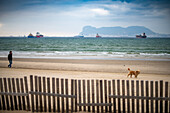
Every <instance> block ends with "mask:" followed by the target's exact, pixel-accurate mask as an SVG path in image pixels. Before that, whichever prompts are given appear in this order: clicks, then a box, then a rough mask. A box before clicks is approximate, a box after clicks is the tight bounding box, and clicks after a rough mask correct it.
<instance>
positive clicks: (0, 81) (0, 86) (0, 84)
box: [0, 78, 6, 110]
mask: <svg viewBox="0 0 170 113" xmlns="http://www.w3.org/2000/svg"><path fill="white" fill-rule="evenodd" d="M0 88H1V92H4V89H3V83H2V78H0ZM1 97H2V105H3V110H6V107H5V97H4V95H1Z"/></svg>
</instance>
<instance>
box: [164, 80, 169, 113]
mask: <svg viewBox="0 0 170 113" xmlns="http://www.w3.org/2000/svg"><path fill="white" fill-rule="evenodd" d="M165 97H168V82H165ZM164 106H165V113H168V101H165V105H164Z"/></svg>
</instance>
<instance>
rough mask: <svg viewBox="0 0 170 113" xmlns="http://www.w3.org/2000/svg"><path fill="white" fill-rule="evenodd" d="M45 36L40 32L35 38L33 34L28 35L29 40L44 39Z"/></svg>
mask: <svg viewBox="0 0 170 113" xmlns="http://www.w3.org/2000/svg"><path fill="white" fill-rule="evenodd" d="M42 37H43V35H42V34H40V33H39V32H37V33H36V36H34V35H33V34H32V33H30V34H29V35H28V38H42Z"/></svg>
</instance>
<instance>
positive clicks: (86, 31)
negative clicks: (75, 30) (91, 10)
mask: <svg viewBox="0 0 170 113" xmlns="http://www.w3.org/2000/svg"><path fill="white" fill-rule="evenodd" d="M97 33H98V34H99V35H101V36H102V37H135V36H136V35H139V34H142V33H146V35H147V36H150V37H168V36H170V34H159V33H155V32H153V31H152V30H150V29H148V28H146V27H144V26H129V27H126V28H123V27H101V28H96V27H92V26H84V27H83V30H82V32H80V34H83V35H84V36H88V37H94V36H96V34H97Z"/></svg>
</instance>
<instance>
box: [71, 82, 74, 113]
mask: <svg viewBox="0 0 170 113" xmlns="http://www.w3.org/2000/svg"><path fill="white" fill-rule="evenodd" d="M73 92H74V80H73V79H71V95H73ZM73 111H74V102H73V98H71V112H73Z"/></svg>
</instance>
